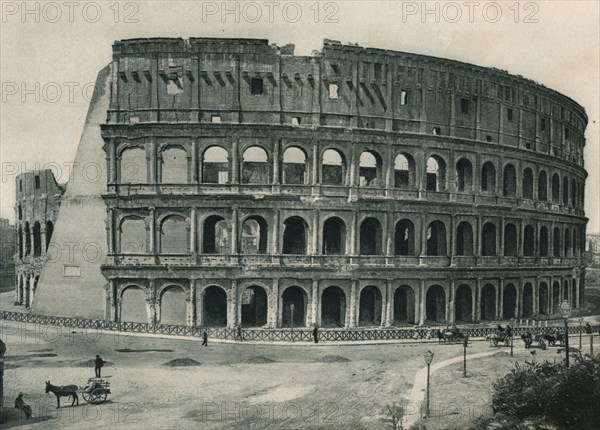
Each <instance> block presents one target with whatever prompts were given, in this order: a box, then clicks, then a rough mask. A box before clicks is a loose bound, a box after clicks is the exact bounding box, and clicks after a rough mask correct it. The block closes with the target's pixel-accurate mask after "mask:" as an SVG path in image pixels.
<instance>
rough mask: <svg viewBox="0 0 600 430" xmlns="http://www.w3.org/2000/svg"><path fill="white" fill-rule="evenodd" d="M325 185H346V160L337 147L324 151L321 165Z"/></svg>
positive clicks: (322, 181) (322, 180)
mask: <svg viewBox="0 0 600 430" xmlns="http://www.w3.org/2000/svg"><path fill="white" fill-rule="evenodd" d="M321 169H322V177H321V183H322V184H323V185H344V183H345V177H346V162H345V160H344V157H343V156H342V154H340V153H339V152H338V151H336V150H335V149H327V150H326V151H325V152H323V162H322V165H321Z"/></svg>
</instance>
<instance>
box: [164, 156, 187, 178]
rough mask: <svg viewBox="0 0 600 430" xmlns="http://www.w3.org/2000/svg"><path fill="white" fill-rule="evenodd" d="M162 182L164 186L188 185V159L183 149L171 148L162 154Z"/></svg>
mask: <svg viewBox="0 0 600 430" xmlns="http://www.w3.org/2000/svg"><path fill="white" fill-rule="evenodd" d="M161 160H162V166H161V182H162V183H163V184H187V182H188V157H187V152H186V151H185V150H184V149H183V148H181V147H170V148H167V149H165V150H164V151H163V152H162V156H161Z"/></svg>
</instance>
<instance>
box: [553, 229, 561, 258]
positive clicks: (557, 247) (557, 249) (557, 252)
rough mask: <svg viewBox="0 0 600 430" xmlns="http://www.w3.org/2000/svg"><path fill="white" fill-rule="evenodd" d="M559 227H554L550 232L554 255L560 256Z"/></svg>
mask: <svg viewBox="0 0 600 430" xmlns="http://www.w3.org/2000/svg"><path fill="white" fill-rule="evenodd" d="M560 236H561V234H560V228H558V227H554V231H553V233H552V245H553V248H554V249H553V251H554V254H553V256H554V257H560Z"/></svg>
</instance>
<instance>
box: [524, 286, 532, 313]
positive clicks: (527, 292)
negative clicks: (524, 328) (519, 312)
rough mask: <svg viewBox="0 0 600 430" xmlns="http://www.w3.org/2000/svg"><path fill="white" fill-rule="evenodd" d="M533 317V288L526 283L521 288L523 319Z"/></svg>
mask: <svg viewBox="0 0 600 430" xmlns="http://www.w3.org/2000/svg"><path fill="white" fill-rule="evenodd" d="M532 316H533V286H532V285H531V283H529V282H527V283H526V284H525V285H524V286H523V318H531V317H532Z"/></svg>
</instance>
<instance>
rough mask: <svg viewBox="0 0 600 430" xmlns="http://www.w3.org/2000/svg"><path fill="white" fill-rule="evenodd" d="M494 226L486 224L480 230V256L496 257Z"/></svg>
mask: <svg viewBox="0 0 600 430" xmlns="http://www.w3.org/2000/svg"><path fill="white" fill-rule="evenodd" d="M496 252H497V251H496V225H495V224H494V223H493V222H487V223H485V224H484V225H483V227H482V229H481V255H483V256H494V255H496Z"/></svg>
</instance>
